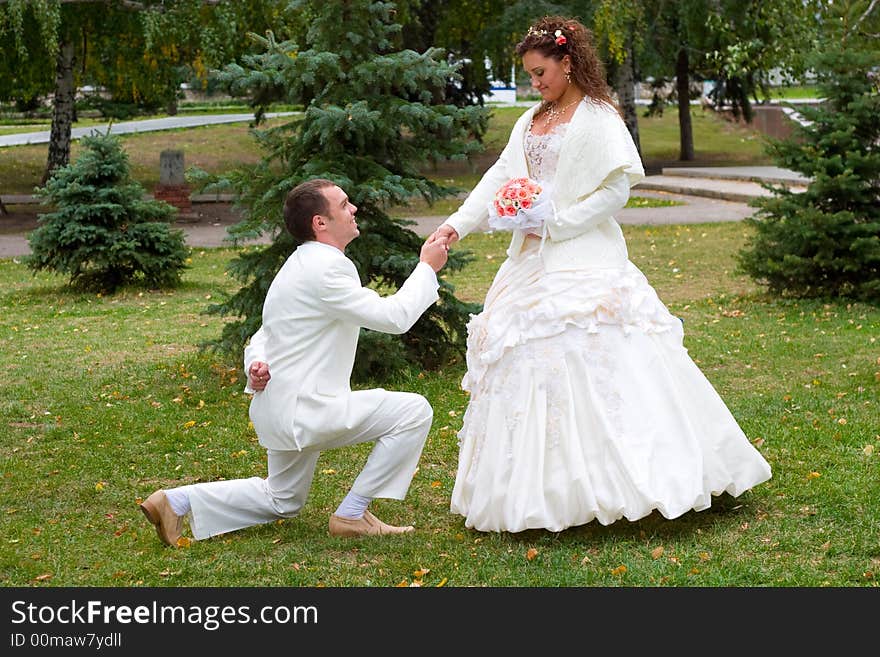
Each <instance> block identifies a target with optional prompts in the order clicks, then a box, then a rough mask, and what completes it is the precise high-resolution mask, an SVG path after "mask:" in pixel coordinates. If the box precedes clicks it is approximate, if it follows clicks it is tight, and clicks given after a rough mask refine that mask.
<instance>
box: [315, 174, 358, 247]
mask: <svg viewBox="0 0 880 657" xmlns="http://www.w3.org/2000/svg"><path fill="white" fill-rule="evenodd" d="M322 191H323V193H324V197H325V198H326V199H327V221H326V223H325V229H326V231H325V232H326V237H327V238H328V240H329V241H330V242H331V243H332V244H334V245H335V246H337V247H338V248H340V249H344V248H345V247H346V246H348V243H349V242H351V241H352V240H353V239H354V238H355V237H357V236H358V235H360V234H361V233H360V231H359V230H358V225H357V221H356V220H355V216H354V215H355V213H356V212H357V207H355V206H354V205H353V204H352V203H351V202H350V201H349V200H348V194H346V193H345V192H344V191H343V190H342V188H341V187H338V186H336V185H333V186H332V187H324V189H323V190H322Z"/></svg>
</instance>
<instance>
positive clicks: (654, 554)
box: [651, 545, 663, 559]
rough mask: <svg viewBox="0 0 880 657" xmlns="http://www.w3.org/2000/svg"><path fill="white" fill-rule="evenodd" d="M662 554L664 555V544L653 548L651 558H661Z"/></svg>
mask: <svg viewBox="0 0 880 657" xmlns="http://www.w3.org/2000/svg"><path fill="white" fill-rule="evenodd" d="M662 556H663V546H662V545H661V546H659V547H655V548H654V549H653V550H651V558H652V559H659V558H660V557H662Z"/></svg>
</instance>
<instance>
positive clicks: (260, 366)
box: [248, 360, 272, 392]
mask: <svg viewBox="0 0 880 657" xmlns="http://www.w3.org/2000/svg"><path fill="white" fill-rule="evenodd" d="M271 378H272V377H271V376H270V374H269V364H268V363H263V362H261V361H259V360H255V361H254V362H253V363H251V366H250V367H249V368H248V386H250V388H251V390H255V391H256V392H260V391H262V390H265V388H266V384H267V383H269V379H271Z"/></svg>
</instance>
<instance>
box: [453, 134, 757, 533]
mask: <svg viewBox="0 0 880 657" xmlns="http://www.w3.org/2000/svg"><path fill="white" fill-rule="evenodd" d="M564 129H565V126H564V125H562V126H558V128H557V130H556V131H554V132H551V133H550V134H548V135H544V136H534V135H531V134H530V133H527V137H526V144H525V146H526V156H527V158H528V159H529V165H530V169H531V171H532V174H533V176H534V177H535V178H537V179H538V180H539V181H541V182H547V181H550V180H552V177H553V173H554V171H555V168H556V162H557V159H558V152H559V146H560V143H561V141H562V138H563V135H564ZM621 239H622V237H621ZM540 243H541V242H540V239H536V238H529V239H526V240H525V245H524V246H523V249H522V252H521V253H520V254H519V255H517V256H516V257H511V258H508V259H507V260H506V261H505V262H504V263H503V264H502V266H501V267H500V269H499V270H498V273H497V274H496V276H495V280H494V281H493V283H492V286H491V287H490V289H489V291H488V293H487V296H486V300H485V304H484V308H483V311H482V312H481V313H480V314H479V315H475V316H473V317H472V319H471V321H470V323H469V324H468V344H467V366H468V370H467V374H465V377H464V379H463V381H462V387H463V388H464V389H465V390H467V391H468V392H469V393H470V401H469V403H468V407H467V411H466V412H465V416H464V423H463V426H462V429H461V431H460V432H459V434H458V437H459V462H458V472H457V475H456V480H455V486H454V488H453V492H452V501H451V510H452V512H454V513H458V514H461V515H462V516H464V517H465V526H467V527H469V528H474V529H477V530H480V531H509V532H519V531H522V530H526V529H533V528H544V529H548V530H551V531H560V530H563V529H565V528H567V527H573V526H577V525H583V524H585V523H588V522H591V521H593V520H598V521H599V522H600V523H602V524H603V525H607V524H610V523H613V522H614V521H616V520H619V519H620V518H626V519H628V520H637V519H639V518H642V517H644V516H647V515H648V514H650V513H651V512H652V511H653V510H654V509H656V510H658V511H659V512H660V513H661V514H662V515H663V516H664V517H666V518H676V517H678V516H680V515H682V514H683V513H686V512H687V511H689V510H691V509H694V510H697V511H700V510H703V509H706V508H708V507H709V506H710V504H711V498H712V496H713V495H719V494H721V493H723V492H727V493H729V494H731V495H734V496H737V495H740V494H741V493H742V492H744V491H745V490H747V489H749V488H751V487H752V486H755V485H756V484H759V483H761V482H763V481H766V480H767V479H769V478H770V476H771V471H770V466H769V465H768V463H767V462H766V461H765V460H764V458H763V457H762V456H761V454H760V453H759V452H758V451H757V450H756V449H755V448H754V447H753V446H752V445H751V443H750V442H749V441H748V439H747V438H746V436H745V434H744V433H743V432H742V430H741V429H740V427H739V426H738V425H737V422H736V420H735V419H734V418H733V416H732V415H731V413H730V411H729V410H728V409H727V407H726V406H725V404H724V402H723V401H722V400H721V398H720V397H719V396H718V394H717V393H716V391H715V389H714V388H713V387H712V385H711V384H710V383H709V381H708V380H707V379H706V377H705V376H704V375H703V373H702V372H701V371H700V370H699V368H698V367H697V366H696V365H695V364H694V362H693V361H692V360H691V358H690V356H689V355H688V353H687V350H686V349H685V348H684V346H683V344H682V339H683V332H682V322H681V321H680V320H679V319H678V318H676V317H674V316H673V315H671V314H670V312H669V310H668V309H667V308H666V307H665V306H664V305H663V303H662V302H661V301H660V299H659V298H658V297H657V294H656V292H655V291H654V289H653V288H652V287H651V286H650V284H649V283H648V281H647V279H646V278H645V276H644V275H643V274H642V272H641V271H639V269H638V268H637V267H636V266H635V265H634V264H632V262H629V261H627V263H626V266H625V267H624V268H622V269H607V268H605V269H600V268H596V269H593V270H578V271H560V272H553V273H546V272H545V271H544V267H543V265H542V260H541V257H540V256H539V249H540Z"/></svg>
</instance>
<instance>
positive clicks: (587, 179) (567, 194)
mask: <svg viewBox="0 0 880 657" xmlns="http://www.w3.org/2000/svg"><path fill="white" fill-rule="evenodd" d="M539 106H540V104H537V105H535V106H533V107H531V108H529V109H528V110H526V111H525V112H524V113H523V115H522V116H520V118H519V119H518V120H517V122H516V124H515V125H514V127H513V130H512V131H511V133H510V139H509V140H508V142H507V146H505V148H504V150H503V151H502V152H501V155H500V156H499V157H498V160H497V161H496V162H495V164H493V165H492V166H491V167H490V168H489V170H488V171H486V173H485V174H483V177H482V179H481V180H480V182H479V183H477V185H476V187H474V189H473V191H471V193H470V194H469V195H468V197H467V198H466V199H465V200H464V202H463V203H462V204H461V207H459V209H458V210H457V211H456V212H454V213H453V214H452V215H451V216H450V217H449V218H448V219H447V220H446V222H445V223H447V224H449V225H450V226H452V227H453V228H454V229H455V231H456V232H457V233H458V236H459V238H462V237H464V236H465V235H467V234H468V233H469V232H471V231H472V230H473V229H474V228H476V227H477V226H478V225H479V224H480V223H481V222H482V221H483V220H485V219H486V217H487V214H488V210H487V206H488V204H489V202H490V201H491V200H492V199H493V198H494V196H495V192H496V191H497V190H498V188H499V187H501V185H502V184H504V183H505V182H507V181H508V180H510V179H511V178H518V177H521V176H528V177H531V173H530V171H529V166H528V162H527V159H526V154H525V135H526V131H527V130H528V129H529V124H530V122H531V119H532V116H533V115H534V113H535V111H536V110H537V109H538V107H539ZM644 175H645V170H644V168H643V166H642V161H641V158H640V157H639V152H638V149H636V146H635V143H634V142H633V140H632V137H631V136H630V134H629V131H628V130H627V128H626V124H625V123H624V122H623V119H621V118H620V115H619V114H618V113H617V110H615V109H614V108H613V107H611V106H610V105H607V104H605V103H594V102H589V101H587V102H582V103H580V104H579V105H578V107H577V110H575V113H574V114H573V115H572V118H571V121H570V122H569V124H568V127H567V129H566V131H565V135H564V137H563V141H562V147H561V150H560V152H559V163H558V165H557V168H556V175H555V177H554V179H553V180H552V181H551V182H550V185H549V186H550V192H551V195H552V199H553V205H554V206H555V211H554V212H553V214H552V216H548V217H547V218H546V219H545V223H546V228H547V233H546V236H545V242H544V244H543V245H542V249H541V256H542V258H543V260H544V267H545V269H546V270H547V271H560V270H570V269H583V268H591V267H621V266H623V265H624V264H626V260H627V258H628V254H627V250H626V242H625V241H624V239H623V233H622V231H621V230H620V226H619V225H618V224H617V222H616V221H615V220H614V217H613V216H612V212H614V211H616V210H617V209H619V208H621V207H623V205H625V204H626V200H627V198H628V195H629V188H630V187H631V186H632V185H635V184H636V183H637V182H638V181H639V180H641V179H642V178H643V177H644ZM621 179H622V181H623V183H624V185H623V187H622V189H623V192H621V191H620V190H621V186H620V185H616V184H614V181H615V180H618V181H619V180H621ZM627 183H628V184H627ZM609 197H610V198H609ZM524 238H525V233H523V232H522V231H514V233H513V238H512V239H511V242H510V247H509V248H508V250H507V254H508V255H509V256H511V257H513V256H516V255H517V254H518V253H519V252H520V249H521V247H522V244H523V240H524Z"/></svg>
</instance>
